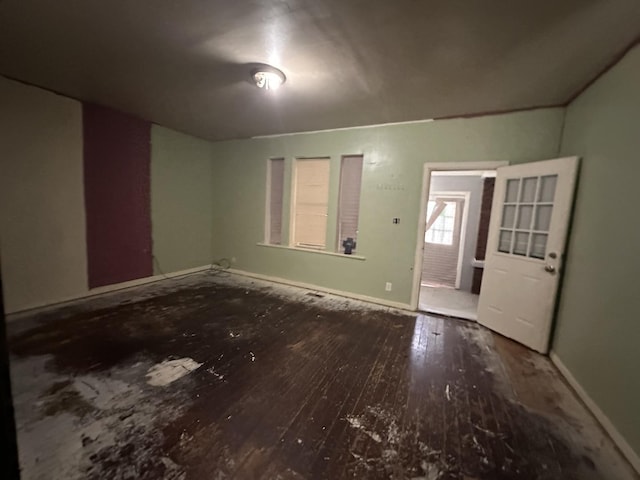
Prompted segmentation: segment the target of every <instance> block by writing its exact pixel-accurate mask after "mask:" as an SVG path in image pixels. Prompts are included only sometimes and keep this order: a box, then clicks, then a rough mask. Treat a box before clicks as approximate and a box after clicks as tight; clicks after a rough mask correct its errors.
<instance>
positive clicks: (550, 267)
mask: <svg viewBox="0 0 640 480" xmlns="http://www.w3.org/2000/svg"><path fill="white" fill-rule="evenodd" d="M544 271H545V272H549V273H556V267H554V266H553V265H549V264H547V265H545V266H544Z"/></svg>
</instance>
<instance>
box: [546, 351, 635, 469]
mask: <svg viewBox="0 0 640 480" xmlns="http://www.w3.org/2000/svg"><path fill="white" fill-rule="evenodd" d="M549 357H550V358H551V361H552V362H553V364H554V365H555V366H556V367H557V368H558V370H559V371H560V373H561V374H562V376H563V377H564V378H565V379H566V380H567V382H568V383H569V385H571V387H572V388H573V390H574V391H575V392H576V393H577V394H578V397H580V399H581V400H582V401H583V402H584V403H585V405H586V406H587V408H588V409H589V410H590V411H591V413H592V414H593V416H594V417H596V419H597V420H598V422H600V425H602V428H604V429H605V431H606V432H607V433H608V434H609V436H610V437H611V439H612V440H613V442H614V443H615V444H616V446H617V447H618V448H619V449H620V451H621V452H622V454H623V455H624V456H625V457H626V459H627V460H628V461H629V463H630V464H631V466H632V467H633V468H634V469H635V470H636V471H637V472H638V473H640V456H638V454H637V453H636V452H635V451H634V450H633V449H632V448H631V445H629V444H628V443H627V441H626V440H625V438H624V437H623V436H622V435H621V434H620V432H618V430H617V429H616V427H615V426H614V425H613V423H612V422H611V420H609V417H607V416H606V415H605V413H604V412H603V411H602V410H601V409H600V407H598V405H597V404H596V402H594V401H593V399H592V398H591V397H590V396H589V394H588V393H587V392H586V391H585V389H584V388H582V385H580V383H578V380H576V378H575V377H574V376H573V374H572V373H571V372H570V371H569V369H568V368H567V367H566V365H565V364H564V363H562V360H560V357H558V355H557V354H556V353H555V352H553V351H552V352H551V353H550V354H549Z"/></svg>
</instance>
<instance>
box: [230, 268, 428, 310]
mask: <svg viewBox="0 0 640 480" xmlns="http://www.w3.org/2000/svg"><path fill="white" fill-rule="evenodd" d="M226 271H227V272H230V273H234V274H236V275H242V276H243V277H250V278H256V279H258V280H266V281H268V282H274V283H281V284H283V285H290V286H292V287H300V288H306V289H307V290H315V291H318V292H324V293H329V294H331V295H338V296H340V297H346V298H352V299H354V300H361V301H363V302H368V303H375V304H377V305H382V306H385V307H391V308H396V309H398V310H405V311H408V312H411V313H415V311H414V310H412V309H411V305H409V304H408V303H400V302H391V301H389V300H384V299H382V298H376V297H369V296H367V295H360V294H357V293H351V292H345V291H342V290H334V289H332V288H326V287H321V286H319V285H313V284H311V283H304V282H297V281H295V280H288V279H286V278H280V277H272V276H271V275H262V274H260V273H253V272H246V271H244V270H237V269H235V268H230V269H228V270H226Z"/></svg>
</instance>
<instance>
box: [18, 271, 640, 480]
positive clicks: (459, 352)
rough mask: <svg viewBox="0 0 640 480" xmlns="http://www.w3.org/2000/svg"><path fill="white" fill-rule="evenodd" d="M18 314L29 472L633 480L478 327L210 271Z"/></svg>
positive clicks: (526, 368)
mask: <svg viewBox="0 0 640 480" xmlns="http://www.w3.org/2000/svg"><path fill="white" fill-rule="evenodd" d="M9 327H10V328H9V330H10V331H9V333H10V349H11V352H12V380H13V390H14V395H15V407H16V416H17V424H18V429H19V439H18V440H19V449H20V461H21V466H22V473H23V478H25V479H81V478H82V479H84V478H88V479H110V480H111V479H156V478H159V479H175V480H177V479H197V480H205V479H216V480H221V479H227V478H236V479H253V478H260V479H341V478H347V477H348V478H371V479H378V478H379V479H382V478H385V479H387V478H389V479H414V480H418V479H423V480H447V479H466V480H472V479H491V480H500V479H520V480H526V479H537V480H543V479H563V480H570V479H576V480H591V479H594V480H595V479H598V480H601V479H626V478H629V479H631V478H636V477H634V474H633V473H632V472H631V471H630V469H629V467H628V466H627V465H626V464H625V463H624V462H623V461H622V460H621V459H620V457H619V456H618V454H617V452H616V451H615V449H614V448H613V447H612V445H611V442H610V440H608V439H607V438H606V437H605V436H604V435H603V434H602V432H601V431H600V430H599V429H598V427H597V426H596V425H595V424H594V422H593V420H592V419H591V417H589V415H588V414H586V412H585V411H584V408H583V407H582V405H580V404H579V403H578V402H577V401H576V400H575V398H574V397H573V395H572V394H571V393H570V392H569V390H568V389H567V387H566V386H565V385H564V384H563V383H562V382H561V381H560V380H559V378H558V375H557V373H556V372H555V371H554V370H553V368H552V367H551V366H550V365H549V362H548V360H547V359H546V358H544V357H540V356H537V355H535V354H534V353H531V352H529V351H528V350H526V349H524V348H522V347H520V346H518V345H516V344H514V343H512V342H510V341H508V340H505V339H502V338H499V337H496V338H495V339H494V336H493V335H492V334H491V333H490V332H488V331H487V330H485V329H483V328H482V327H479V326H478V325H476V324H474V323H470V322H464V321H457V320H452V319H443V318H437V317H429V316H424V315H418V316H411V315H406V314H401V313H398V312H392V311H390V310H389V309H386V308H382V307H374V306H370V305H367V304H364V303H361V302H355V301H349V300H346V299H342V298H339V297H332V296H328V295H326V296H319V295H317V294H313V293H310V292H307V291H304V290H301V289H294V288H289V287H282V286H276V285H270V284H267V283H263V282H257V281H250V280H248V279H243V278H242V277H235V276H225V275H222V276H220V275H219V276H213V275H206V274H203V275H196V276H192V277H189V278H186V279H182V280H173V281H167V282H163V283H162V284H157V285H153V286H147V287H144V288H138V289H136V290H132V291H128V292H126V293H120V294H116V295H112V296H110V297H107V298H99V299H93V300H88V301H83V302H79V303H76V304H75V305H71V306H66V307H63V308H58V309H56V310H52V311H49V312H46V313H40V314H37V315H31V316H28V317H26V318H21V319H18V320H15V321H14V322H12V323H11V324H10V325H9Z"/></svg>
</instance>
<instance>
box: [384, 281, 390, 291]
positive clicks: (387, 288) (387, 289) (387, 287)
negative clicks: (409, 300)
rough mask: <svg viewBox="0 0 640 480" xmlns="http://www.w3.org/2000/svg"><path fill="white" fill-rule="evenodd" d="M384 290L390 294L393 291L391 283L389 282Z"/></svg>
mask: <svg viewBox="0 0 640 480" xmlns="http://www.w3.org/2000/svg"><path fill="white" fill-rule="evenodd" d="M384 289H385V290H386V291H387V292H390V291H391V282H387V283H386V284H385V285H384Z"/></svg>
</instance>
